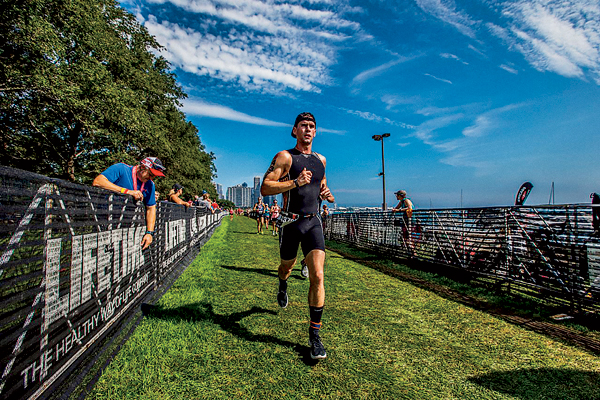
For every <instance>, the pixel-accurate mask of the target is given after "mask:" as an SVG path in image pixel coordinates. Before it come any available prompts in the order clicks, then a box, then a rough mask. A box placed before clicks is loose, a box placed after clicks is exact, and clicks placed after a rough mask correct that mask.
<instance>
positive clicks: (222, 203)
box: [217, 199, 237, 209]
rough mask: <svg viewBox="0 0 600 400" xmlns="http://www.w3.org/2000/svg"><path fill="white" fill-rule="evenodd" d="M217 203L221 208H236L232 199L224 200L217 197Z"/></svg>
mask: <svg viewBox="0 0 600 400" xmlns="http://www.w3.org/2000/svg"><path fill="white" fill-rule="evenodd" d="M217 204H218V205H219V207H221V208H223V209H229V208H237V207H236V206H235V204H233V202H232V201H229V200H225V199H218V200H217Z"/></svg>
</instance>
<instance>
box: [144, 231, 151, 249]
mask: <svg viewBox="0 0 600 400" xmlns="http://www.w3.org/2000/svg"><path fill="white" fill-rule="evenodd" d="M152 240H153V238H152V235H151V234H149V233H146V234H145V235H144V237H143V238H142V250H146V249H147V248H148V246H150V244H151V243H152Z"/></svg>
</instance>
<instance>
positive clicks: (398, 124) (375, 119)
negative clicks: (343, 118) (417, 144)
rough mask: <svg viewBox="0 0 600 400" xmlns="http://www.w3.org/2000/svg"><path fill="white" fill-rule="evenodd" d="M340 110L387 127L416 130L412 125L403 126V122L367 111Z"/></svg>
mask: <svg viewBox="0 0 600 400" xmlns="http://www.w3.org/2000/svg"><path fill="white" fill-rule="evenodd" d="M342 110H344V111H346V112H347V113H348V114H352V115H355V116H357V117H359V118H362V119H366V120H367V121H373V122H378V123H386V124H388V125H392V126H396V127H398V128H404V129H415V128H416V127H415V126H414V125H410V124H405V123H404V122H398V121H394V120H391V119H389V118H386V117H381V116H379V115H377V114H373V113H371V112H368V111H357V110H348V109H342Z"/></svg>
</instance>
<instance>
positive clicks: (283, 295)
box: [277, 290, 288, 308]
mask: <svg viewBox="0 0 600 400" xmlns="http://www.w3.org/2000/svg"><path fill="white" fill-rule="evenodd" d="M277 304H279V307H281V308H286V307H287V305H288V295H287V292H284V291H282V290H280V291H279V292H277Z"/></svg>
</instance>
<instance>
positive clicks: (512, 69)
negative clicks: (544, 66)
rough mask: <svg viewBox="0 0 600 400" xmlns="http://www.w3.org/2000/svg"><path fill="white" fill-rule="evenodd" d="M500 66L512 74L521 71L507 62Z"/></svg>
mask: <svg viewBox="0 0 600 400" xmlns="http://www.w3.org/2000/svg"><path fill="white" fill-rule="evenodd" d="M500 68H502V69H503V70H505V71H507V72H510V73H511V74H515V75H517V74H518V73H519V71H517V70H516V69H514V68H512V67H509V66H508V65H505V64H501V65H500Z"/></svg>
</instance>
